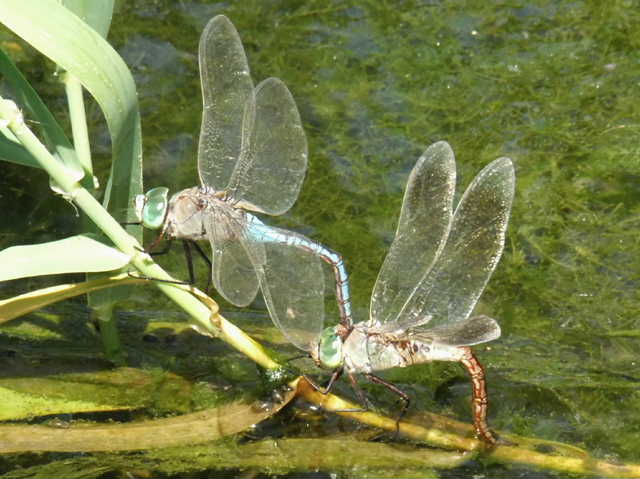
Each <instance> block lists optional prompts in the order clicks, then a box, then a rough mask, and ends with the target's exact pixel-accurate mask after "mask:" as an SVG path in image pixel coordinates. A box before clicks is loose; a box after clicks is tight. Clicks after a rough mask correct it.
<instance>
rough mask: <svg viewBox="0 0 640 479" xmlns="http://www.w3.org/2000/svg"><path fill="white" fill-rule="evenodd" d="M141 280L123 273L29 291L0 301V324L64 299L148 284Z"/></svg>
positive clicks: (146, 281)
mask: <svg viewBox="0 0 640 479" xmlns="http://www.w3.org/2000/svg"><path fill="white" fill-rule="evenodd" d="M148 282H149V281H148V280H146V279H142V278H132V277H131V276H128V275H127V274H125V273H122V274H118V275H116V276H111V277H108V278H102V279H96V280H93V281H85V282H83V283H78V284H62V285H58V286H51V287H49V288H44V289H39V290H36V291H31V292H29V293H25V294H21V295H20V296H14V297H13V298H9V299H5V300H2V301H0V324H2V323H3V322H6V321H9V320H11V319H15V318H18V317H20V316H22V315H25V314H27V313H30V312H31V311H35V310H36V309H40V308H42V307H44V306H47V305H49V304H53V303H57V302H58V301H62V300H65V299H69V298H73V297H74V296H78V295H81V294H86V293H89V292H91V291H98V290H101V289H105V288H113V287H116V286H122V285H130V284H139V283H148Z"/></svg>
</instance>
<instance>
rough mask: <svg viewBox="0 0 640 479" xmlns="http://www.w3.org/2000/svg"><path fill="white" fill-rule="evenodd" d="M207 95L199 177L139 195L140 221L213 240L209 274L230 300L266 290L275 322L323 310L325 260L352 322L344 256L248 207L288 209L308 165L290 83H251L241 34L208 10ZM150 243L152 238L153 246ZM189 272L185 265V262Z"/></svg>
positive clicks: (170, 233) (169, 232)
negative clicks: (196, 181)
mask: <svg viewBox="0 0 640 479" xmlns="http://www.w3.org/2000/svg"><path fill="white" fill-rule="evenodd" d="M198 57H199V66H200V79H201V86H202V97H203V113H202V126H201V131H200V139H199V145H198V174H199V179H200V185H199V186H195V187H191V188H187V189H184V190H182V191H179V192H177V193H175V194H174V195H173V196H171V198H169V196H168V193H169V190H168V188H166V187H157V188H153V189H152V190H149V191H148V192H147V193H146V194H145V195H140V196H139V197H138V198H137V199H136V212H137V214H138V217H139V219H140V221H141V223H142V224H143V225H144V226H145V227H147V228H150V229H159V230H161V232H160V235H159V236H158V239H157V240H156V242H155V243H154V244H157V242H159V241H160V239H161V238H163V237H165V238H168V239H174V238H176V239H182V240H185V245H188V244H189V242H192V243H193V244H194V245H196V246H197V243H196V242H197V241H201V240H205V241H208V242H209V243H210V245H211V262H210V265H211V280H212V282H213V285H214V287H215V289H216V290H217V291H218V292H219V293H220V294H221V295H222V296H223V297H224V298H225V299H226V300H228V301H229V302H230V303H232V304H234V305H236V306H247V305H249V304H250V303H251V302H252V301H253V300H254V298H255V297H256V295H257V292H258V289H261V290H262V293H263V296H264V299H265V303H266V305H267V308H268V310H269V313H270V315H271V317H272V319H273V320H274V322H275V323H276V324H283V325H287V324H288V323H289V322H290V321H293V320H296V321H301V320H304V318H307V317H309V316H311V317H314V316H318V315H319V316H322V314H323V308H324V279H323V271H322V261H324V262H326V263H328V264H329V265H330V266H331V267H332V269H333V273H334V275H335V278H336V279H335V282H336V299H337V302H338V308H339V311H340V318H341V321H345V322H350V321H351V303H350V292H349V282H348V276H347V271H346V267H345V263H344V261H343V259H342V257H341V256H340V255H339V254H337V253H336V252H334V251H332V250H330V249H328V248H326V247H324V246H322V245H321V244H319V243H316V242H314V241H312V240H310V239H309V238H307V237H305V236H303V235H301V234H298V233H295V232H292V231H287V230H284V229H279V228H276V227H272V226H268V225H266V224H265V223H263V222H262V221H261V220H260V219H259V218H258V217H257V216H256V215H255V214H254V213H261V214H267V215H272V216H277V215H281V214H283V213H285V212H286V211H288V210H289V209H290V208H291V206H292V205H293V203H294V202H295V200H296V198H297V197H298V193H299V191H300V188H301V186H302V182H303V179H304V176H305V172H306V168H307V140H306V136H305V133H304V130H303V127H302V122H301V120H300V115H299V112H298V108H297V106H296V103H295V100H294V99H293V96H292V95H291V93H290V91H289V89H288V88H287V87H286V85H285V84H284V83H283V82H282V81H281V80H279V79H277V78H268V79H266V80H264V81H262V82H261V83H259V84H258V85H257V86H255V87H254V83H253V80H252V79H251V74H250V72H249V66H248V62H247V58H246V55H245V51H244V48H243V46H242V42H241V40H240V36H239V35H238V32H237V31H236V29H235V27H234V26H233V24H232V23H231V21H230V20H229V19H228V18H227V17H226V16H224V15H218V16H216V17H214V18H212V19H211V20H210V21H209V23H208V24H207V25H206V27H205V29H204V31H203V33H202V35H201V37H200V44H199V53H198ZM152 247H153V245H152ZM190 273H191V269H190Z"/></svg>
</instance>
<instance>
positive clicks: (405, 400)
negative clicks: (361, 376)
mask: <svg viewBox="0 0 640 479" xmlns="http://www.w3.org/2000/svg"><path fill="white" fill-rule="evenodd" d="M365 377H366V378H367V379H368V380H369V381H371V382H373V383H376V384H381V385H382V386H384V387H386V388H387V389H388V390H389V391H391V392H393V393H395V394H397V395H398V396H399V397H400V399H401V400H402V402H403V403H404V404H403V406H402V409H401V410H400V414H398V417H397V418H396V435H398V434H399V433H400V421H402V418H403V417H404V415H405V414H406V413H407V410H408V409H409V405H410V404H411V398H410V397H409V395H408V394H407V393H405V392H404V391H403V390H402V389H400V388H399V387H398V386H396V385H394V384H392V383H390V382H389V381H385V380H384V379H382V378H381V377H378V376H376V375H375V374H371V373H367V374H365Z"/></svg>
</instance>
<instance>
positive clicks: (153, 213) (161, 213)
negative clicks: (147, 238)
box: [139, 186, 169, 230]
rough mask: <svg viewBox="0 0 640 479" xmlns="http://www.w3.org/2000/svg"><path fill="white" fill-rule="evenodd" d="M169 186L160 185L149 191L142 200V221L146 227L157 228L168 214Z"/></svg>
mask: <svg viewBox="0 0 640 479" xmlns="http://www.w3.org/2000/svg"><path fill="white" fill-rule="evenodd" d="M168 197H169V188H166V187H164V186H159V187H158V188H153V189H150V190H149V191H147V194H146V195H144V199H143V201H142V203H143V205H142V209H141V211H140V214H139V216H140V221H141V222H142V225H143V226H144V227H145V228H149V229H151V230H157V229H158V228H160V227H161V226H162V223H164V218H165V217H166V215H167V207H168V205H169V201H168Z"/></svg>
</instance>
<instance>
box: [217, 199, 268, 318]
mask: <svg viewBox="0 0 640 479" xmlns="http://www.w3.org/2000/svg"><path fill="white" fill-rule="evenodd" d="M209 213H210V214H209V215H208V216H207V218H206V230H207V236H208V238H209V242H210V243H211V251H212V270H211V280H212V282H213V286H214V287H215V289H216V290H217V291H218V292H219V293H220V294H221V295H222V296H223V297H224V298H225V299H226V300H227V301H229V302H230V303H232V304H234V305H236V306H241V307H243V306H248V305H249V304H250V303H251V302H252V301H253V299H254V298H255V297H256V294H257V292H258V287H259V282H258V277H257V276H256V267H258V268H259V267H261V265H262V264H263V263H264V261H265V256H264V249H263V248H262V246H261V245H260V244H253V243H252V242H251V241H250V239H248V238H247V232H246V226H245V224H243V223H241V222H239V221H238V220H237V219H236V218H234V217H232V216H229V215H227V214H226V213H225V212H224V211H222V210H218V209H211V210H210V211H209Z"/></svg>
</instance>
